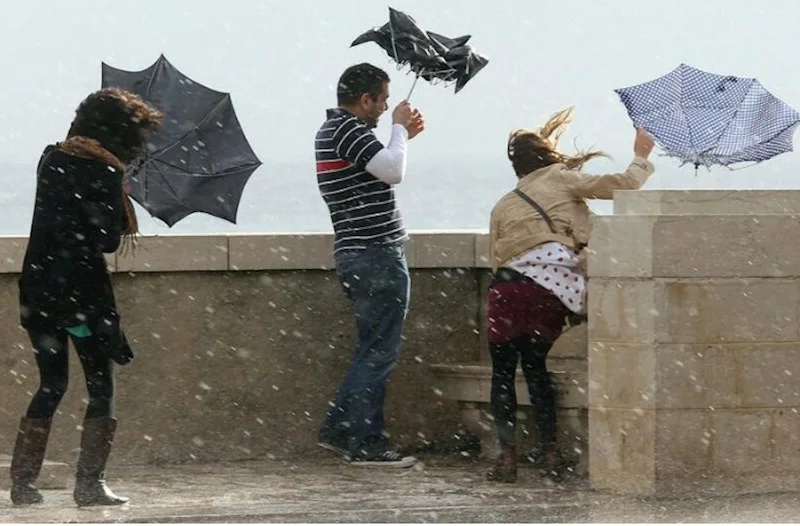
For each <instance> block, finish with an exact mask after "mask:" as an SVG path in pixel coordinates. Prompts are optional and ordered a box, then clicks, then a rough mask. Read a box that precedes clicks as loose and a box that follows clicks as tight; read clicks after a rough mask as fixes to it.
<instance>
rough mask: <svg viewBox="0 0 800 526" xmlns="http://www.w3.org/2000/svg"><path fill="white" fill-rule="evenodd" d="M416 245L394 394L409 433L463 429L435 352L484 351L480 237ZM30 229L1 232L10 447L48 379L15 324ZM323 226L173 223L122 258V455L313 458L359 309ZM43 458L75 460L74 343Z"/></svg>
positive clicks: (0, 341) (396, 431)
mask: <svg viewBox="0 0 800 526" xmlns="http://www.w3.org/2000/svg"><path fill="white" fill-rule="evenodd" d="M413 234H414V235H413V241H412V242H411V243H410V244H409V246H408V254H409V261H410V264H411V266H412V275H413V277H412V280H413V286H412V306H411V311H410V314H409V318H408V320H407V329H406V331H405V341H404V344H403V347H402V349H401V360H400V364H399V366H398V368H397V370H396V371H395V373H394V375H393V377H392V380H391V383H390V386H389V395H388V402H387V413H386V414H387V419H388V428H389V430H390V432H391V433H392V434H393V438H394V440H395V442H396V443H397V444H398V445H409V444H420V443H422V442H423V441H424V440H425V441H452V437H453V435H454V434H455V433H456V432H457V431H458V430H459V429H460V426H461V424H460V416H459V412H458V404H457V402H456V401H453V400H448V399H446V398H445V397H443V396H442V395H441V390H440V389H439V388H438V387H437V385H436V379H435V377H434V376H433V375H432V373H431V371H430V367H429V365H430V364H433V363H445V364H446V363H455V362H460V361H469V362H477V361H479V360H480V355H481V353H482V352H484V351H483V347H482V346H481V334H480V333H481V328H482V325H483V323H482V319H481V317H480V316H481V309H482V307H481V301H482V297H483V292H482V290H481V282H482V279H481V276H482V275H483V274H485V272H486V270H485V269H484V268H483V267H485V265H486V257H485V249H486V245H485V242H484V238H485V235H483V234H480V233H476V232H449V233H448V232H440V233H428V232H416V233H413ZM25 243H26V240H25V238H0V318H2V319H4V320H6V321H5V323H3V324H2V325H0V379H2V380H1V381H0V455H2V454H8V453H10V452H11V447H12V441H13V437H14V434H15V432H16V426H17V423H18V418H19V416H20V415H21V414H22V413H23V412H24V410H25V408H26V406H27V403H28V401H29V399H30V396H31V394H32V393H33V392H34V391H35V390H36V388H37V386H38V378H37V370H36V367H35V364H34V361H33V353H32V352H31V350H30V345H29V342H28V341H27V335H26V333H25V332H24V331H23V330H22V329H21V328H20V327H19V326H18V319H19V314H18V305H17V285H16V280H17V277H18V275H17V273H18V272H19V269H20V265H21V260H22V255H23V253H24V247H25ZM331 246H332V240H331V237H330V236H328V235H317V234H314V235H298V234H285V235H284V234H276V235H230V236H224V235H222V236H163V237H154V238H146V239H144V240H143V243H142V246H141V248H140V250H139V251H138V252H137V253H136V255H135V257H133V256H130V255H128V256H125V257H122V256H119V257H117V256H111V257H110V258H109V260H110V264H111V265H112V268H114V269H115V270H116V271H117V272H116V275H115V276H114V280H115V283H116V288H117V295H118V302H119V305H120V308H121V311H122V315H123V316H124V321H125V326H126V330H127V333H128V335H129V337H131V338H132V339H133V343H134V345H135V349H136V358H135V360H134V362H133V363H132V364H130V365H128V366H125V367H119V368H118V369H117V393H118V398H117V415H118V417H119V420H120V426H119V436H118V440H117V444H116V447H115V451H114V454H113V455H112V462H115V463H151V462H167V463H177V462H190V461H227V460H237V459H258V458H270V457H272V456H274V457H290V456H297V455H304V454H307V453H308V452H310V451H313V450H314V449H315V444H316V431H317V428H318V426H319V424H320V423H321V420H322V418H323V414H324V411H325V410H326V409H327V402H328V400H329V399H330V398H331V397H332V395H333V392H334V390H335V388H336V385H337V384H338V382H339V380H340V379H341V377H342V376H343V375H344V372H345V368H346V366H347V363H348V360H349V356H350V353H351V350H352V346H353V344H354V341H355V338H354V324H353V320H352V316H351V312H350V306H349V304H348V302H347V301H346V299H345V298H344V295H343V294H342V292H341V289H340V285H339V283H338V280H337V279H336V275H335V272H333V271H332V270H330V269H331V267H332V261H331V256H330V251H331ZM70 362H71V363H70V366H71V372H70V388H69V390H68V392H67V395H66V397H65V399H64V401H63V403H62V405H61V407H60V410H59V413H58V415H57V420H56V422H55V427H54V431H53V435H52V438H51V443H50V447H49V449H48V459H50V460H55V461H65V462H70V463H72V462H74V459H75V452H76V449H77V447H78V442H79V432H78V431H77V429H76V428H77V426H78V425H80V422H81V419H82V416H83V412H84V408H85V404H86V394H85V393H86V392H85V387H84V385H83V378H82V374H81V371H80V365H79V362H78V360H77V356H76V355H75V354H74V353H72V352H71V355H70Z"/></svg>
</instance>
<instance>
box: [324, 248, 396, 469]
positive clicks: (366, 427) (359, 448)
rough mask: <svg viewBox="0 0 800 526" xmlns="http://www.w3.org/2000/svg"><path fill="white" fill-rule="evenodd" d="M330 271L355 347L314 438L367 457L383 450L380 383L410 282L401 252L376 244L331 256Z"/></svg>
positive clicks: (392, 357)
mask: <svg viewBox="0 0 800 526" xmlns="http://www.w3.org/2000/svg"><path fill="white" fill-rule="evenodd" d="M336 270H337V273H338V275H339V281H340V282H341V284H342V287H343V288H344V291H345V294H346V295H347V297H348V298H349V299H350V301H351V303H352V305H353V311H354V313H355V318H356V328H357V331H358V344H357V345H356V347H355V350H354V351H353V356H352V358H351V360H350V366H349V368H348V370H347V374H346V375H345V377H344V380H342V383H341V385H340V386H339V389H338V390H337V391H336V398H335V400H334V402H333V405H332V407H331V408H330V410H329V411H328V414H327V417H326V419H325V423H324V424H323V426H322V429H321V430H320V439H321V440H322V441H325V442H329V443H333V444H336V445H339V446H341V447H343V448H345V449H347V450H349V451H350V454H351V456H360V457H370V456H373V455H376V454H380V453H382V452H383V451H385V450H386V449H387V448H388V447H389V445H388V440H387V433H386V429H385V424H384V418H383V405H384V400H385V398H386V382H387V380H388V379H389V375H390V374H391V372H392V370H393V369H394V367H395V365H396V363H397V357H398V349H399V347H400V340H401V335H402V332H403V322H404V320H405V317H406V313H407V312H408V303H409V298H410V291H411V278H410V276H409V272H408V263H407V262H406V256H405V250H404V248H403V247H402V246H399V245H376V246H372V247H368V248H367V249H365V250H346V251H341V252H338V253H337V254H336Z"/></svg>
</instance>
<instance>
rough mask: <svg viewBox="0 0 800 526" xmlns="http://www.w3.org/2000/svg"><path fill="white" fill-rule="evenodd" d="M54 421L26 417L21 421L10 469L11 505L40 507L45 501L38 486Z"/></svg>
mask: <svg viewBox="0 0 800 526" xmlns="http://www.w3.org/2000/svg"><path fill="white" fill-rule="evenodd" d="M52 422H53V419H52V418H25V417H23V418H22V419H21V420H20V423H19V430H18V431H17V440H16V442H15V443H14V456H13V457H12V458H11V470H10V471H11V502H12V503H14V505H16V506H24V505H28V504H38V503H40V502H42V501H43V500H44V498H43V497H42V494H41V493H39V490H38V489H36V484H35V483H36V479H37V477H39V473H40V472H41V471H42V463H43V462H44V451H45V449H46V448H47V438H48V437H49V436H50V425H51V424H52Z"/></svg>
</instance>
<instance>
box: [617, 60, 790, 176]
mask: <svg viewBox="0 0 800 526" xmlns="http://www.w3.org/2000/svg"><path fill="white" fill-rule="evenodd" d="M616 93H617V94H618V95H619V97H620V99H621V100H622V103H623V104H624V105H625V107H626V108H627V110H628V115H630V117H631V120H633V123H634V125H636V126H639V127H642V128H644V129H645V130H647V131H648V132H649V133H650V134H651V135H652V136H653V137H654V139H655V140H656V141H657V142H658V144H659V145H660V146H661V147H662V148H663V150H664V151H665V153H666V154H667V155H670V156H673V157H677V158H678V159H680V160H681V161H682V164H686V163H691V164H694V165H695V168H696V167H698V166H700V165H705V166H711V165H714V164H718V165H722V166H728V165H731V164H734V163H739V162H746V161H753V162H760V161H765V160H767V159H770V158H771V157H774V156H776V155H779V154H781V153H785V152H789V151H792V136H793V134H794V131H795V129H796V127H797V124H798V122H800V114H798V112H797V111H795V110H794V109H793V108H791V107H790V106H789V105H788V104H786V103H785V102H782V101H781V100H779V99H777V98H776V97H775V96H774V95H772V94H771V93H770V92H768V91H767V90H766V89H764V87H763V86H762V85H761V83H760V82H758V81H757V80H756V79H752V78H740V77H733V76H730V75H717V74H714V73H708V72H705V71H701V70H699V69H695V68H693V67H690V66H687V65H686V64H681V65H680V66H679V67H678V68H676V69H675V70H674V71H672V72H670V73H667V74H666V75H664V76H663V77H659V78H657V79H655V80H652V81H649V82H645V83H643V84H638V85H636V86H631V87H628V88H622V89H618V90H616Z"/></svg>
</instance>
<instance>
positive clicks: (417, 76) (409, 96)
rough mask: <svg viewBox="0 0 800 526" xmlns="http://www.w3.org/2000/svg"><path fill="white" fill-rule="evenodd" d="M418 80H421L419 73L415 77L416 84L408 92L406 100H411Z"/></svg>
mask: <svg viewBox="0 0 800 526" xmlns="http://www.w3.org/2000/svg"><path fill="white" fill-rule="evenodd" d="M418 80H419V73H417V74H416V76H415V77H414V83H413V84H412V85H411V90H410V91H409V92H408V96H407V97H406V100H411V94H412V93H413V92H414V86H416V85H417V81H418Z"/></svg>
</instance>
